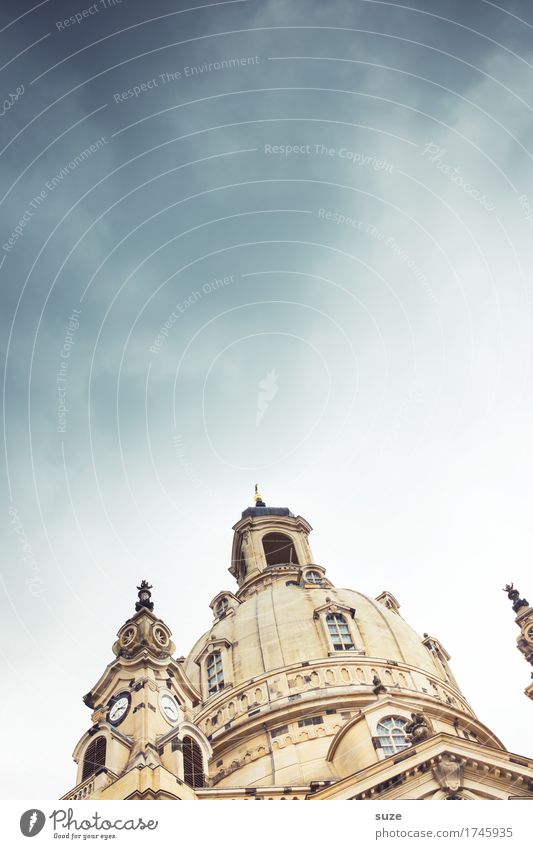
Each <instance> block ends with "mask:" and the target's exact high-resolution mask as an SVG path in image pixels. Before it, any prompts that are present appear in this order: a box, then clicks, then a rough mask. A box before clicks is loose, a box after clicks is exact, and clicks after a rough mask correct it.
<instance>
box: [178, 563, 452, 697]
mask: <svg viewBox="0 0 533 849" xmlns="http://www.w3.org/2000/svg"><path fill="white" fill-rule="evenodd" d="M288 583H289V586H287V581H286V576H280V577H279V578H278V579H277V580H276V577H275V575H274V574H273V575H272V583H271V586H270V587H269V588H264V589H263V590H262V591H260V592H254V593H253V594H252V595H250V596H249V597H247V598H245V599H244V600H242V601H240V602H239V601H238V600H237V599H235V597H233V598H234V599H235V601H234V606H233V607H232V608H230V610H229V611H228V613H227V614H226V615H225V616H224V617H223V618H217V619H215V622H214V624H213V626H212V627H211V628H210V629H209V631H207V632H206V633H205V634H203V636H202V637H200V639H199V640H198V641H197V642H196V644H195V645H194V647H193V648H192V650H191V652H190V654H189V655H188V657H187V659H186V662H185V673H186V674H187V676H188V677H189V679H190V680H191V681H192V682H193V683H195V684H196V685H199V666H198V662H197V660H198V658H199V657H201V655H202V654H203V653H204V652H205V650H207V648H208V647H209V646H210V645H215V644H216V643H217V642H219V641H225V642H226V643H227V644H229V645H230V646H231V647H232V651H231V654H232V667H233V669H232V673H231V681H232V684H233V686H234V687H238V686H240V685H241V684H244V683H245V682H246V681H248V680H250V679H251V678H255V677H257V676H260V675H264V674H265V673H266V672H271V671H273V670H275V669H277V668H280V667H286V666H291V665H292V664H297V663H302V662H305V661H310V660H317V659H320V658H327V657H328V656H331V655H332V651H331V645H330V644H329V641H328V637H327V634H326V632H325V631H324V629H323V627H321V624H320V621H319V619H318V617H317V615H316V611H317V610H320V609H321V608H329V607H330V606H335V605H336V606H337V607H338V608H339V611H340V612H341V613H342V612H343V611H345V612H346V616H348V617H350V616H352V615H353V623H354V625H355V628H356V631H357V633H358V636H359V641H358V642H356V645H355V652H356V653H357V654H358V655H359V654H360V655H361V656H364V657H366V658H368V659H370V658H376V659H383V660H387V661H393V662H396V663H400V664H407V665H408V666H412V667H415V668H417V669H419V670H423V671H425V672H427V673H429V674H430V675H432V676H435V677H437V678H439V679H441V680H442V681H446V677H445V673H444V671H443V669H442V666H441V665H440V664H438V663H437V662H436V661H435V658H434V655H433V654H432V653H431V652H430V651H429V650H428V647H427V645H425V644H424V642H423V638H422V637H421V636H420V635H419V634H417V633H416V631H414V629H413V628H411V627H410V625H408V624H407V623H406V622H405V621H404V620H403V619H402V617H401V616H400V615H399V613H397V612H396V611H394V610H390V609H387V607H385V605H384V604H382V603H381V602H380V601H376V600H374V599H372V598H368V596H365V595H363V594H362V593H359V592H355V591H354V590H350V589H343V588H342V589H341V588H335V587H332V586H327V587H320V586H313V587H312V588H307V587H305V586H301V585H295V584H294V582H290V581H289V582H288ZM223 595H224V594H223V593H221V594H219V597H222V596H223ZM227 595H231V594H227ZM331 609H333V607H331ZM352 611H355V612H354V613H353V614H352V613H351V612H352ZM341 654H346V653H345V652H342V653H341Z"/></svg>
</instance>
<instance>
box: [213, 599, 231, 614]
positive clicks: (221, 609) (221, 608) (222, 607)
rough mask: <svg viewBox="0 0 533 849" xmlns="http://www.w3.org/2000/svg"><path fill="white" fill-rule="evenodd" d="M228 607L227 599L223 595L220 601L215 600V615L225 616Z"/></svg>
mask: <svg viewBox="0 0 533 849" xmlns="http://www.w3.org/2000/svg"><path fill="white" fill-rule="evenodd" d="M228 607H229V602H228V599H227V598H226V597H225V596H224V598H221V599H220V601H218V602H217V606H216V608H215V613H216V615H217V616H218V617H219V618H220V617H221V616H225V614H226V613H227V610H228Z"/></svg>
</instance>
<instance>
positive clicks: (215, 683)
mask: <svg viewBox="0 0 533 849" xmlns="http://www.w3.org/2000/svg"><path fill="white" fill-rule="evenodd" d="M223 687H224V669H223V667H222V655H221V654H220V652H219V651H214V652H212V653H211V654H210V655H209V657H208V658H207V689H208V691H209V693H210V694H211V693H218V691H219V690H222V689H223Z"/></svg>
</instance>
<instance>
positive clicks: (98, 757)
mask: <svg viewBox="0 0 533 849" xmlns="http://www.w3.org/2000/svg"><path fill="white" fill-rule="evenodd" d="M105 750H106V739H105V737H96V739H95V740H93V741H92V743H90V745H89V746H87V749H86V750H85V757H84V758H83V770H82V773H81V780H82V781H85V779H86V778H90V776H91V775H94V774H95V772H97V770H98V769H99V768H100V767H102V766H105Z"/></svg>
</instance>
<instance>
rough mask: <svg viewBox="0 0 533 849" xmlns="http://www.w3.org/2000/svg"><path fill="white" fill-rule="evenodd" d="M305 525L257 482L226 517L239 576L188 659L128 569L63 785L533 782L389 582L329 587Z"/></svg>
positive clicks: (353, 794)
mask: <svg viewBox="0 0 533 849" xmlns="http://www.w3.org/2000/svg"><path fill="white" fill-rule="evenodd" d="M310 532H311V526H310V525H309V523H308V522H307V521H306V520H305V519H303V518H302V517H301V516H294V515H293V514H292V513H291V512H290V511H289V510H288V509H287V508H270V507H266V506H265V505H264V502H262V501H261V500H260V496H258V498H257V504H256V506H255V507H252V508H248V509H247V510H245V511H244V512H243V514H242V518H241V519H240V521H239V522H238V523H237V524H236V525H235V526H234V541H233V549H232V559H231V565H230V568H229V571H230V573H231V574H232V575H233V576H234V578H235V579H236V581H237V588H234V589H233V590H227V591H221V592H219V593H217V595H216V596H215V597H214V598H213V600H212V602H211V605H210V606H211V609H212V611H213V622H212V626H211V628H210V629H209V631H208V632H207V633H205V634H204V635H203V636H202V637H201V638H200V639H199V640H198V641H197V643H196V644H195V645H194V646H193V648H192V650H191V652H190V653H189V655H188V656H187V658H180V659H176V658H175V656H174V653H175V646H174V644H173V643H172V639H171V637H172V635H171V633H170V631H169V629H168V627H167V625H166V624H165V623H164V622H162V621H161V620H160V619H158V618H157V616H156V615H155V614H154V612H153V603H152V602H151V592H150V590H151V587H150V586H149V585H148V584H147V583H146V582H145V581H143V582H142V584H141V585H140V587H139V588H138V590H139V601H138V602H137V604H136V611H135V614H134V615H133V616H132V617H131V619H129V620H128V621H127V622H126V623H125V624H124V625H123V626H122V628H121V629H120V630H119V632H118V635H117V636H118V639H117V641H116V642H115V644H114V646H113V651H114V653H115V660H114V661H113V662H112V663H110V664H109V666H108V667H107V668H106V670H105V672H104V674H103V675H102V677H101V679H100V680H99V681H98V682H97V684H96V685H95V686H94V687H93V689H92V690H91V692H90V693H88V694H87V696H86V697H85V702H86V704H87V705H88V707H90V708H91V709H92V711H93V713H92V725H91V728H90V729H89V731H87V732H86V733H85V734H84V735H83V737H82V738H81V740H80V741H79V743H78V745H77V747H76V749H75V751H74V760H75V761H76V763H77V764H78V775H77V783H76V786H75V787H74V788H73V789H72V790H71V791H70V792H69V793H67V794H66V796H65V797H64V798H65V799H199V800H217V799H307V800H311V799H316V800H320V799H355V800H359V799H526V798H529V799H531V798H533V761H531V760H528V759H527V758H523V757H520V756H516V755H513V754H511V753H509V752H508V751H507V750H506V749H505V747H504V746H503V744H502V743H501V742H500V740H499V739H498V738H497V737H496V736H495V735H494V734H493V733H492V731H491V730H490V729H488V728H487V727H486V726H484V725H483V723H481V722H480V721H479V719H478V718H477V716H476V715H475V713H474V711H473V710H472V708H471V707H470V705H469V704H468V703H467V701H466V700H465V698H464V696H463V694H462V693H461V690H460V689H459V686H458V684H457V682H456V680H455V678H454V676H453V673H452V671H451V669H450V666H449V660H450V658H449V655H448V654H447V652H446V650H445V649H444V647H443V646H442V645H441V644H440V642H439V641H438V640H437V639H436V638H434V637H431V636H429V635H428V634H424V635H423V636H422V637H421V636H419V635H418V634H417V633H416V632H415V631H413V629H412V628H411V627H410V626H409V625H408V624H407V623H406V622H405V621H404V620H403V618H402V616H401V614H400V605H399V603H398V601H397V600H396V598H395V597H394V596H393V595H392V593H390V592H388V591H385V592H383V593H381V594H380V595H379V596H378V598H377V599H372V598H369V597H367V596H365V595H362V594H361V593H358V592H355V591H354V590H351V589H341V588H337V587H335V586H334V585H333V583H332V582H331V581H330V580H329V578H328V576H327V574H326V570H325V568H324V567H323V566H321V565H319V564H316V563H314V560H313V555H312V552H311V548H310V545H309V534H310ZM526 604H527V602H526ZM523 607H524V605H522V608H523ZM530 611H531V608H529V607H528V613H527V616H526V611H525V610H521V611H520V615H519V617H517V621H518V620H519V619H520V617H521V620H520V622H519V625H521V626H523V627H522V635H523V634H524V633H527V634H529V630H528V629H529V627H530V615H529V613H530ZM526 619H527V623H526V624H524V621H523V620H526ZM521 639H522V640H524V637H523V636H522V637H521ZM519 647H521V646H519Z"/></svg>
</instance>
